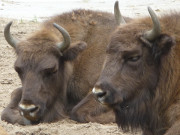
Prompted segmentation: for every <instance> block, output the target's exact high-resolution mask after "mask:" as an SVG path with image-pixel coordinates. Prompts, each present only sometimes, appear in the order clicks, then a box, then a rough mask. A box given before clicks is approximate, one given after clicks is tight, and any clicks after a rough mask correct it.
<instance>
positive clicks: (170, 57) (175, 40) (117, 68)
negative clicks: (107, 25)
mask: <svg viewBox="0 0 180 135" xmlns="http://www.w3.org/2000/svg"><path fill="white" fill-rule="evenodd" d="M148 10H149V13H150V15H151V18H152V21H153V29H152V30H150V31H147V30H148V29H150V27H151V25H152V24H151V23H150V22H151V20H150V18H142V19H135V20H133V21H132V22H131V23H130V24H126V25H123V26H121V27H119V28H118V29H117V30H116V31H115V32H114V33H113V35H112V36H111V41H110V44H109V45H108V47H107V51H106V60H105V64H104V67H103V70H102V72H101V75H100V77H99V79H98V81H97V82H96V84H95V87H94V88H93V93H94V95H95V96H96V97H97V99H98V100H99V101H100V102H101V103H103V104H105V105H108V106H109V107H111V108H113V110H114V112H115V116H116V122H117V124H118V125H119V126H120V127H122V129H123V130H124V131H128V130H132V131H134V130H136V129H138V128H141V129H142V131H143V135H179V133H180V129H179V128H177V127H178V126H179V127H180V100H179V99H180V87H179V84H180V78H179V77H180V61H179V60H180V53H179V52H180V40H179V39H180V36H179V35H180V29H179V28H180V14H179V13H176V12H173V13H170V14H166V15H163V16H162V17H161V18H160V19H158V18H157V16H156V15H155V13H154V12H153V11H152V9H151V8H148ZM160 24H161V25H160Z"/></svg>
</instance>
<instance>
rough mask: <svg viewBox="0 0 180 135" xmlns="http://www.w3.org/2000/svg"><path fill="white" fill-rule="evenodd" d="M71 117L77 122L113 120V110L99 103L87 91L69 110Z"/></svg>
mask: <svg viewBox="0 0 180 135" xmlns="http://www.w3.org/2000/svg"><path fill="white" fill-rule="evenodd" d="M70 117H71V119H73V120H76V121H78V122H83V123H85V122H98V123H110V122H115V115H114V113H113V110H111V109H110V108H108V107H107V106H105V105H102V104H101V103H99V102H98V101H97V100H96V99H95V97H94V95H93V94H92V93H89V94H88V95H87V96H86V97H85V98H84V99H83V100H81V101H80V103H78V104H77V105H76V106H75V107H74V108H73V109H72V111H71V115H70Z"/></svg>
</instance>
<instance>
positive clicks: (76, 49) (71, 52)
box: [63, 42, 87, 61]
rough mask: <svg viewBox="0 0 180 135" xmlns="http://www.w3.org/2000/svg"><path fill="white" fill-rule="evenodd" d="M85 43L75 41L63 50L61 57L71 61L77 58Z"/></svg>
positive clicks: (84, 47)
mask: <svg viewBox="0 0 180 135" xmlns="http://www.w3.org/2000/svg"><path fill="white" fill-rule="evenodd" d="M86 47H87V44H86V43H85V42H76V43H73V44H71V46H70V47H69V48H68V49H67V50H65V51H64V52H63V58H64V60H65V61H72V60H74V59H76V58H77V56H78V55H79V53H80V52H82V51H83V50H85V49H86Z"/></svg>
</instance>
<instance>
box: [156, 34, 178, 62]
mask: <svg viewBox="0 0 180 135" xmlns="http://www.w3.org/2000/svg"><path fill="white" fill-rule="evenodd" d="M175 43H176V42H175V39H174V38H173V37H171V36H169V35H167V34H161V35H160V36H159V37H158V38H157V39H156V40H155V42H154V43H153V45H152V52H153V56H154V58H155V59H157V58H160V56H162V55H166V54H168V52H169V51H170V50H171V47H172V46H173V45H175Z"/></svg>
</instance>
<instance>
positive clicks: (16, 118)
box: [1, 88, 30, 125]
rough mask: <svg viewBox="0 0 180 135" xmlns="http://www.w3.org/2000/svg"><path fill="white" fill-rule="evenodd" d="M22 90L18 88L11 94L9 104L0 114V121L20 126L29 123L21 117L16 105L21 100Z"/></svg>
mask: <svg viewBox="0 0 180 135" xmlns="http://www.w3.org/2000/svg"><path fill="white" fill-rule="evenodd" d="M21 95H22V89H21V88H18V89H16V90H14V91H13V92H12V93H11V101H10V104H8V106H7V107H6V108H5V109H4V110H3V112H2V114H1V120H4V121H6V122H8V123H12V124H15V123H18V124H21V125H28V124H30V122H29V121H28V120H26V119H25V118H24V117H22V116H21V115H20V113H19V110H18V104H19V102H20V100H21Z"/></svg>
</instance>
